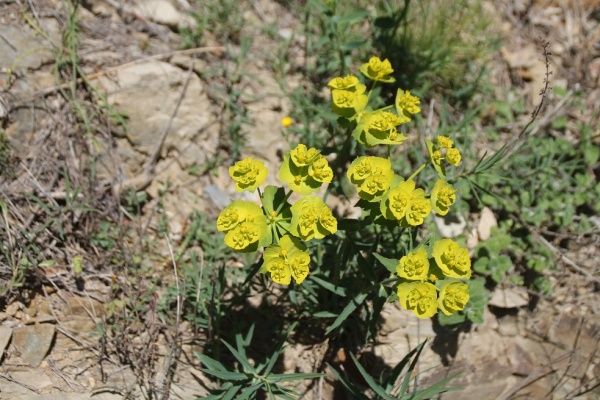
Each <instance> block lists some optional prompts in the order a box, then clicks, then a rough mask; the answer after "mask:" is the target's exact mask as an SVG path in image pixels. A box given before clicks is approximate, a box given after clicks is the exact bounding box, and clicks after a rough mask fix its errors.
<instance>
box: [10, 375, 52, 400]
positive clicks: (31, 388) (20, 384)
mask: <svg viewBox="0 0 600 400" xmlns="http://www.w3.org/2000/svg"><path fill="white" fill-rule="evenodd" d="M0 378H3V379H6V380H7V381H9V382H12V383H16V384H17V385H19V386H23V387H24V388H25V389H27V390H31V391H32V392H34V393H36V394H39V395H40V396H42V397H43V398H44V399H46V400H47V399H48V398H47V397H46V396H44V395H43V394H42V392H40V391H39V390H37V389H36V388H34V387H31V386H29V385H27V384H25V383H23V382H19V381H17V380H16V379H15V378H13V377H12V376H10V374H9V373H6V374H0Z"/></svg>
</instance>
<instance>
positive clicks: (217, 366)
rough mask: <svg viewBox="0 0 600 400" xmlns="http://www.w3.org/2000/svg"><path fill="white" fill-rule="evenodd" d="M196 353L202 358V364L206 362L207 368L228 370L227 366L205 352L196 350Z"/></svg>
mask: <svg viewBox="0 0 600 400" xmlns="http://www.w3.org/2000/svg"><path fill="white" fill-rule="evenodd" d="M194 355H195V356H196V357H197V358H198V359H199V360H200V362H201V363H202V364H204V365H205V366H206V367H207V368H209V369H211V370H216V371H227V368H225V367H224V366H223V364H221V363H220V362H218V361H217V360H214V359H212V358H210V357H209V356H205V355H204V354H200V353H199V352H197V351H194Z"/></svg>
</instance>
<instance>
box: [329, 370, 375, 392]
mask: <svg viewBox="0 0 600 400" xmlns="http://www.w3.org/2000/svg"><path fill="white" fill-rule="evenodd" d="M327 366H328V367H329V369H330V370H331V372H332V373H333V374H334V375H335V377H336V378H337V379H338V381H340V382H341V383H342V385H344V387H345V388H346V389H347V390H348V391H349V392H350V394H352V396H353V398H354V399H366V398H367V397H366V396H365V395H363V394H362V393H360V392H359V391H358V390H357V389H356V388H355V387H354V385H353V384H351V383H350V382H349V381H348V380H346V378H344V377H343V376H342V375H340V373H339V372H338V371H337V370H336V369H335V368H333V367H332V366H331V364H329V363H327Z"/></svg>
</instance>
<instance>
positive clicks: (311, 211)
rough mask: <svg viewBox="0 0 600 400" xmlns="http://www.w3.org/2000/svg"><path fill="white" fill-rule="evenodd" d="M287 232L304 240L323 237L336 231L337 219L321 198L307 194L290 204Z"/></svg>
mask: <svg viewBox="0 0 600 400" xmlns="http://www.w3.org/2000/svg"><path fill="white" fill-rule="evenodd" d="M289 232H290V233H291V234H292V235H294V236H296V237H299V238H300V239H302V240H304V241H309V240H311V239H323V238H324V237H325V236H326V235H330V234H332V233H335V232H337V220H336V219H335V217H334V216H333V214H332V213H331V210H330V209H329V207H327V205H326V204H325V203H324V202H323V200H321V199H320V198H318V197H316V196H312V195H309V196H305V197H303V198H302V199H300V200H298V201H297V202H296V203H295V204H294V205H293V206H292V221H291V223H290V228H289Z"/></svg>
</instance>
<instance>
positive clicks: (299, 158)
mask: <svg viewBox="0 0 600 400" xmlns="http://www.w3.org/2000/svg"><path fill="white" fill-rule="evenodd" d="M279 179H280V180H281V181H282V182H285V183H287V184H288V185H289V186H290V189H292V190H293V191H294V192H296V193H299V194H302V195H307V194H309V193H311V192H315V191H317V190H319V188H320V187H321V185H322V184H323V183H329V182H331V180H332V179H333V170H331V168H330V167H329V163H328V162H327V159H326V158H325V157H323V156H322V155H321V154H319V151H318V150H317V149H315V148H310V149H307V148H306V146H305V145H303V144H299V145H298V146H297V147H296V148H295V149H293V150H292V151H290V152H289V153H286V154H285V155H284V157H283V163H282V164H281V168H280V169H279Z"/></svg>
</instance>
